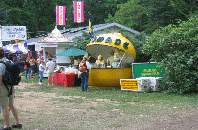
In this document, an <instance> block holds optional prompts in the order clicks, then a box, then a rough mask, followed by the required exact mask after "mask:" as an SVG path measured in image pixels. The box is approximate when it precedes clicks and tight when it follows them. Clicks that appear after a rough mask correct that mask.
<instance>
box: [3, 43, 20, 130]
mask: <svg viewBox="0 0 198 130" xmlns="http://www.w3.org/2000/svg"><path fill="white" fill-rule="evenodd" d="M0 61H3V62H6V61H8V59H6V58H5V52H4V50H3V48H2V47H0ZM5 68H6V67H5V65H4V64H3V63H0V105H1V106H2V109H3V116H4V119H5V123H6V124H5V126H3V128H1V129H0V130H11V127H10V121H9V108H10V110H11V111H12V113H13V115H14V118H15V120H16V124H14V125H12V128H22V124H20V121H19V117H18V111H17V109H16V107H15V106H14V102H13V100H14V88H13V92H12V94H11V95H10V96H9V97H8V93H9V92H8V90H7V88H6V87H5V86H4V84H3V83H2V78H3V75H4V74H5ZM8 87H11V86H8ZM9 89H10V88H9Z"/></svg>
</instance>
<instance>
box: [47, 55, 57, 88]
mask: <svg viewBox="0 0 198 130" xmlns="http://www.w3.org/2000/svg"><path fill="white" fill-rule="evenodd" d="M48 60H49V61H48V62H47V64H46V71H47V76H48V86H49V85H50V77H51V78H52V85H54V69H55V62H53V61H52V58H51V57H49V58H48Z"/></svg>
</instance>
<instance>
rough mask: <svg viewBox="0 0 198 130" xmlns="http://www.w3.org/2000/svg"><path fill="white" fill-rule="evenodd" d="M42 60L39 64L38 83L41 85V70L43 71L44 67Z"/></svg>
mask: <svg viewBox="0 0 198 130" xmlns="http://www.w3.org/2000/svg"><path fill="white" fill-rule="evenodd" d="M44 63H45V62H44V61H40V65H39V76H40V78H39V85H42V80H43V72H44V69H45V66H44Z"/></svg>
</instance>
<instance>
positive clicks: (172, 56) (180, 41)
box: [143, 15, 198, 93]
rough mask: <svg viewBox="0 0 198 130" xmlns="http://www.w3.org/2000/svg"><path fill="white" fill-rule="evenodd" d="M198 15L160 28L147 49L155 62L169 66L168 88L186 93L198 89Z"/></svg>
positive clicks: (166, 72)
mask: <svg viewBox="0 0 198 130" xmlns="http://www.w3.org/2000/svg"><path fill="white" fill-rule="evenodd" d="M197 27H198V15H192V16H191V17H190V18H189V20H188V21H179V25H178V26H176V25H172V24H170V25H168V26H166V27H164V28H160V29H158V30H156V31H155V32H154V33H153V34H152V35H151V39H149V40H148V41H147V42H146V44H145V45H144V46H143V52H144V53H146V54H150V55H152V59H151V61H157V62H161V65H160V66H161V67H163V68H165V74H164V89H166V90H168V91H169V92H177V93H185V92H196V91H198V73H197V72H198V65H197V61H198V28H197Z"/></svg>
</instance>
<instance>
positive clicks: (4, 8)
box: [0, 1, 8, 25]
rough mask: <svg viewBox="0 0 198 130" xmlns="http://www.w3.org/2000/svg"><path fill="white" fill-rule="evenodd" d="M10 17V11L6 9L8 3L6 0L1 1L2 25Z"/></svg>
mask: <svg viewBox="0 0 198 130" xmlns="http://www.w3.org/2000/svg"><path fill="white" fill-rule="evenodd" d="M7 17H8V11H7V10H6V5H5V4H4V1H2V2H1V3H0V25H4V24H6V20H7Z"/></svg>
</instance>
